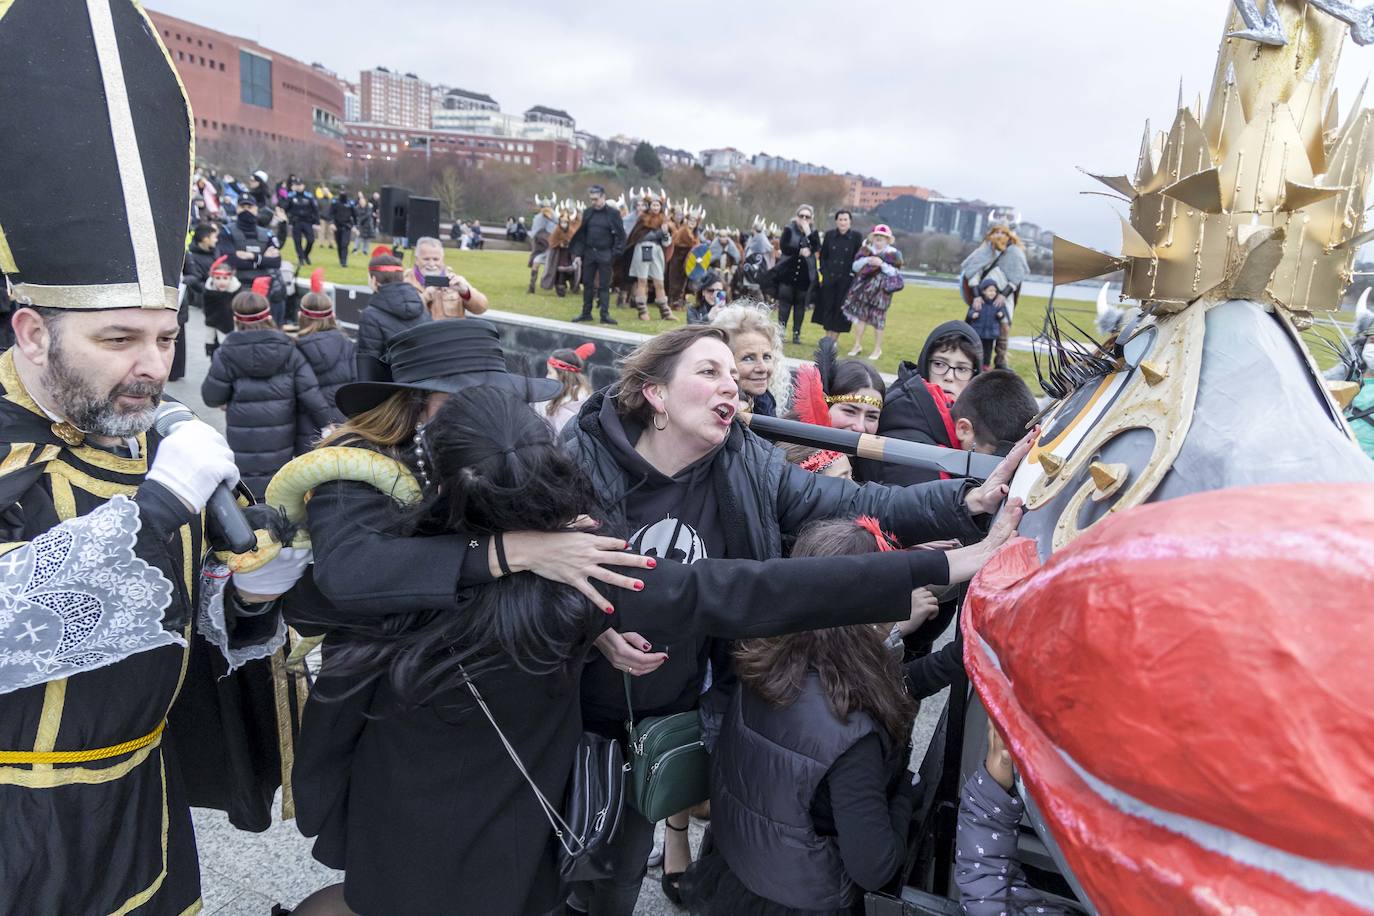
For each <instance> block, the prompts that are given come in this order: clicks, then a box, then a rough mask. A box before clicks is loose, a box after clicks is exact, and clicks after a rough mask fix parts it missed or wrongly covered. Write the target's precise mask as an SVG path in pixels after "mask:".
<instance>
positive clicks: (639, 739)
mask: <svg viewBox="0 0 1374 916" xmlns="http://www.w3.org/2000/svg"><path fill="white" fill-rule="evenodd" d="M625 708H626V709H627V710H628V711H629V721H628V722H627V723H626V733H627V734H628V735H629V755H630V760H629V764H628V769H629V776H630V778H629V782H628V785H627V786H626V797H627V799H628V800H629V802H630V804H631V806H633V807H634V809H635V810H636V811H638V812H639V813H640V814H642V815H644V817H645V819H646V820H648V821H649V822H650V823H657V822H658V821H661V820H663V819H664V818H667V817H668V816H669V815H673V814H677V813H678V812H679V811H685V810H687V809H688V808H690V807H692V806H693V805H696V804H700V803H701V802H703V801H705V800H706V799H707V798H709V797H710V795H711V774H710V766H709V764H710V758H709V756H708V755H707V753H706V746H705V745H704V744H702V742H701V719H700V718H699V717H698V716H697V713H696V710H692V711H691V712H679V713H674V714H673V715H670V716H653V717H651V718H648V719H641V720H640V721H639V722H635V717H634V706H633V704H632V703H631V702H630V676H629V675H628V674H626V675H625Z"/></svg>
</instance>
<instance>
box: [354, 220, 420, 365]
mask: <svg viewBox="0 0 1374 916" xmlns="http://www.w3.org/2000/svg"><path fill="white" fill-rule="evenodd" d="M404 278H405V265H404V264H402V263H401V259H400V258H397V257H393V256H392V255H391V254H390V253H389V250H388V249H387V248H386V247H385V246H382V245H379V246H378V247H377V248H374V249H372V259H371V260H370V261H368V263H367V282H368V285H369V286H371V287H372V299H371V301H369V302H368V304H367V308H365V309H363V313H362V315H360V316H359V318H358V353H357V361H358V367H357V368H358V371H357V379H358V381H360V382H389V381H391V369H390V367H389V365H388V363H387V355H386V352H387V349H388V348H389V347H390V346H391V339H392V338H393V337H395V336H396V335H397V334H399V333H401V332H402V331H404V330H406V329H407V328H413V327H415V325H417V324H424V323H425V322H426V321H433V320H434V319H433V318H432V317H431V316H430V314H429V310H428V309H426V308H425V300H424V299H423V298H422V297H421V296H420V292H419V290H417V289H416V288H415V287H413V286H411V285H410V284H409V283H406V282H404Z"/></svg>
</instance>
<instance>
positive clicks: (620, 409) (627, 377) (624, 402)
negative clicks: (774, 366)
mask: <svg viewBox="0 0 1374 916" xmlns="http://www.w3.org/2000/svg"><path fill="white" fill-rule="evenodd" d="M703 338H711V339H713V340H719V341H720V342H721V343H723V344H725V345H726V346H727V347H728V346H730V338H729V336H728V335H727V334H726V333H725V331H723V330H721V329H720V328H717V327H713V326H711V325H709V324H694V325H690V326H688V327H685V328H673V329H672V330H671V331H664V332H663V333H662V334H656V335H655V336H653V337H650V338H649V339H648V340H646V341H644V343H642V344H640V345H639V346H637V347H635V348H634V350H633V351H631V353H630V355H629V356H627V357H625V358H624V359H623V360H621V361H620V380H619V381H618V382H616V383H615V386H614V387H612V388H611V397H612V398H613V399H614V400H615V412H616V413H618V414H620V415H621V416H622V417H633V418H635V419H637V420H642V421H644V422H648V421H649V419H650V414H651V413H653V410H652V408H650V407H649V402H648V401H647V400H645V398H644V386H645V385H662V384H666V383H667V381H668V379H670V378H672V376H673V371H674V370H675V369H677V364H678V360H680V359H681V358H682V354H683V353H684V352H686V351H687V349H688V348H689V347H691V346H692V344H694V343H696V342H697V341H698V340H702V339H703Z"/></svg>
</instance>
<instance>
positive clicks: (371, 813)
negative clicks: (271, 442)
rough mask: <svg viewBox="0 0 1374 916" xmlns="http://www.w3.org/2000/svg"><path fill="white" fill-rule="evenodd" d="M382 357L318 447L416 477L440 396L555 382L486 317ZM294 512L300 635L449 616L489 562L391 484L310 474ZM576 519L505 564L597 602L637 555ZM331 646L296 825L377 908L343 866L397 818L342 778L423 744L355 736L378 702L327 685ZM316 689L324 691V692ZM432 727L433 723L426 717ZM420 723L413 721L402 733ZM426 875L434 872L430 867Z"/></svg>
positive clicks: (346, 399)
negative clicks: (516, 364) (300, 521)
mask: <svg viewBox="0 0 1374 916" xmlns="http://www.w3.org/2000/svg"><path fill="white" fill-rule="evenodd" d="M389 360H390V363H391V371H392V381H390V382H354V383H350V384H347V385H344V386H343V387H341V388H340V389H339V390H338V392H337V394H336V403H337V405H338V407H339V409H340V411H342V413H343V414H344V415H345V416H346V417H347V418H348V420H347V422H346V423H345V424H343V425H342V426H340V427H338V428H337V429H335V430H334V431H333V432H332V433H330V434H329V435H328V436H327V437H326V438H325V440H324V441H323V442H322V443H321V445H322V446H342V447H346V448H356V449H363V450H367V451H370V452H375V453H378V454H380V455H382V456H385V457H386V458H390V459H393V460H395V461H397V462H399V463H400V464H401V465H403V466H404V471H405V472H406V473H408V474H411V475H414V476H415V477H416V478H418V479H419V480H421V481H422V482H423V478H424V474H425V472H424V470H423V468H422V467H421V466H420V465H419V464H418V463H417V462H416V460H415V453H414V450H415V445H416V442H417V436H418V434H419V432H420V431H421V430H422V429H423V428H424V424H425V423H426V422H428V421H429V420H430V419H431V418H433V416H434V415H435V413H436V412H437V411H438V410H439V409H440V408H441V407H442V406H443V403H444V401H445V400H447V399H448V398H449V397H451V396H452V395H453V394H454V393H456V392H459V391H462V390H464V389H468V388H474V387H478V386H484V387H495V388H499V389H503V390H505V391H508V392H512V393H514V394H516V395H518V396H519V397H520V398H521V399H523V400H526V401H529V402H535V401H541V400H546V399H548V398H549V397H550V396H551V395H552V394H553V393H555V392H554V391H553V390H552V389H556V388H557V383H555V382H552V381H549V380H548V379H537V378H525V377H522V376H518V375H513V374H511V373H509V372H508V371H507V369H506V361H505V356H504V355H503V353H502V350H501V344H500V339H499V336H498V334H497V332H496V328H495V327H494V326H493V325H492V324H490V323H489V322H485V321H481V320H478V319H470V320H467V321H447V322H435V323H431V324H425V325H421V326H418V327H415V328H412V329H410V330H408V331H405V332H403V333H401V334H399V335H397V336H396V337H395V339H394V340H393V341H392V343H391V346H390V349H389ZM531 415H533V412H532V411H531ZM308 512H309V530H310V535H311V542H312V546H313V549H314V567H313V574H312V575H311V576H308V577H307V579H306V581H304V582H303V583H301V584H300V585H298V587H297V588H296V589H294V590H293V592H292V593H291V596H290V600H289V602H288V603H289V604H290V605H291V611H290V615H291V616H292V618H293V622H294V623H295V624H296V625H298V626H299V627H300V628H301V629H302V630H304V631H306V632H313V633H320V632H324V633H331V632H332V631H334V630H335V629H336V628H337V629H340V630H344V629H349V628H352V627H356V626H357V624H358V622H359V621H360V620H366V621H369V622H372V623H376V624H377V625H378V626H379V627H382V628H385V626H386V621H387V620H388V619H391V618H393V617H395V615H404V614H410V613H415V612H435V613H445V612H452V613H455V614H456V613H461V612H462V611H461V609H462V608H463V607H464V606H465V605H466V603H467V600H468V599H467V591H468V590H469V589H471V588H472V587H475V586H478V585H481V584H483V583H488V582H492V581H494V579H495V578H496V575H497V573H496V572H494V571H496V570H499V566H498V565H497V563H496V558H495V548H494V545H493V544H492V538H491V537H490V535H489V534H487V533H479V532H466V531H462V530H457V529H453V530H436V529H435V526H428V527H419V528H417V527H416V526H414V525H412V524H408V519H407V510H406V509H405V508H403V507H401V506H399V505H398V503H397V501H396V500H395V499H394V498H393V497H392V496H391V495H389V494H388V493H386V492H383V491H382V490H379V489H377V488H376V487H374V486H372V485H370V484H367V483H360V482H355V481H350V480H337V481H331V482H329V483H325V484H322V485H320V486H318V487H316V488H315V489H314V491H313V494H312V496H311V498H310V502H309V505H308ZM586 527H587V526H586V523H585V521H583V522H578V523H576V524H575V525H574V530H569V531H564V532H554V531H549V530H543V531H522V532H511V533H507V534H505V535H504V538H503V546H504V549H505V561H506V563H507V564H509V566H510V568H511V569H512V570H513V571H530V572H534V573H535V574H536V575H538V576H540V577H542V578H544V579H547V580H551V581H553V582H558V583H563V584H565V585H568V586H571V587H572V588H575V589H576V590H578V591H580V592H581V593H582V594H584V595H586V596H587V597H588V598H591V599H593V601H594V602H595V604H596V605H597V606H600V605H604V604H606V601H605V599H604V598H602V597H601V596H600V595H599V594H598V593H597V592H596V590H595V587H594V586H593V585H592V582H594V581H598V580H599V582H600V583H606V584H614V585H622V586H628V587H633V585H634V580H632V579H630V578H628V577H627V576H624V575H621V574H620V573H622V572H629V571H630V570H627V569H626V568H625V567H634V566H642V565H643V561H642V559H641V558H638V557H633V556H629V555H626V554H624V553H622V552H621V551H622V550H623V548H624V546H625V542H624V541H623V540H621V539H619V538H605V537H598V536H596V535H595V534H592V533H589V532H588V531H586V530H577V529H578V528H583V529H585V528H586ZM555 546H556V549H555ZM612 559H614V560H615V562H616V563H617V564H619V566H620V567H621V569H620V571H619V572H617V571H614V570H610V569H608V568H606V567H605V566H604V565H603V564H605V563H607V562H609V561H610V560H612ZM334 644H335V640H334V639H331V638H327V639H326V641H325V645H324V652H325V667H324V671H323V673H322V676H321V678H320V680H319V682H318V684H317V689H316V690H315V691H314V692H313V693H312V694H311V695H310V699H309V701H308V702H307V705H306V710H305V714H304V716H303V718H302V727H301V733H300V737H299V740H298V742H297V748H296V763H295V768H294V771H293V783H294V792H295V801H296V806H297V812H298V814H297V824H298V825H299V826H300V829H301V831H302V832H303V833H305V834H306V835H307V836H317V837H318V839H317V840H316V843H315V850H314V851H315V856H316V858H318V859H319V860H320V861H321V862H323V863H325V864H327V865H329V866H331V867H334V868H344V867H345V866H347V867H348V872H349V875H350V880H349V898H350V900H354V901H355V902H356V905H357V906H359V907H362V908H363V909H362V911H363V912H369V913H370V912H378V910H375V909H368V908H367V907H368V905H369V904H370V902H371V901H374V900H376V899H378V895H379V894H381V895H384V896H385V895H390V894H392V893H393V892H394V891H395V888H392V887H387V886H381V887H378V886H373V885H372V884H371V883H370V882H369V881H368V877H369V870H366V869H364V870H358V869H355V867H354V866H355V864H356V861H357V860H356V859H355V855H356V854H357V853H358V851H359V850H360V849H367V848H369V847H370V846H371V843H370V842H369V841H368V840H367V839H365V838H364V837H366V836H368V835H371V837H372V838H373V839H374V840H376V839H380V840H381V842H382V843H383V844H385V843H386V842H388V839H387V838H389V837H390V836H391V835H392V833H393V831H395V832H399V833H405V832H407V830H408V828H407V827H406V825H405V824H404V821H403V819H397V818H396V817H394V816H393V814H391V813H389V812H386V811H379V810H369V808H368V805H367V804H366V801H365V800H364V799H365V798H366V795H367V789H366V787H364V786H360V785H359V784H358V782H357V781H356V780H354V779H353V778H352V777H353V776H354V774H355V773H356V774H362V775H363V776H364V777H365V778H366V779H372V780H377V779H380V780H383V781H386V780H388V779H391V778H392V777H393V776H394V777H395V778H397V779H401V778H402V776H403V775H405V774H414V773H416V772H418V771H417V769H416V767H417V766H423V765H424V763H423V757H424V751H425V749H424V748H422V747H414V746H410V744H411V743H410V742H406V741H400V742H386V741H383V742H378V741H373V740H365V738H366V737H367V735H366V732H367V726H368V724H369V717H370V716H373V715H376V714H377V712H378V710H379V708H380V707H381V706H382V705H385V698H384V697H383V696H380V695H379V692H378V690H377V689H376V685H375V684H371V685H368V686H366V687H365V688H364V689H361V690H357V691H355V692H352V693H349V691H350V689H351V688H352V687H353V686H354V684H353V683H352V682H351V681H350V682H344V683H341V682H340V681H339V680H338V679H336V678H333V677H332V676H331V673H330V664H329V659H330V655H331V652H332V651H333V647H334ZM345 694H347V696H345ZM326 697H332V698H333V699H334V700H335V701H334V702H327V701H326ZM432 724H434V725H435V726H438V725H439V723H438V721H437V720H433V723H432ZM374 731H375V730H374ZM425 732H426V728H424V727H420V728H418V729H417V731H416V734H417V735H423V734H425ZM441 732H442V729H440V730H439V731H438V732H436V734H440V733H441ZM430 750H433V749H432V748H431V749H430ZM453 750H454V751H455V752H456V749H453ZM393 754H395V755H398V756H395V757H393V756H391V755H393ZM360 801H361V802H362V803H361V804H360V803H359V802H360ZM449 814H450V815H452V816H455V817H456V816H461V815H462V814H463V812H450V813H449ZM355 878H356V880H355ZM436 880H440V882H441V883H442V879H440V878H438V877H437V876H436ZM355 883H356V884H358V885H359V886H358V887H356V888H355V887H354V885H355ZM341 891H342V886H338V887H336V888H331V889H328V890H326V891H325V892H321V894H319V895H316V897H315V898H311V902H310V904H309V905H310V906H311V907H314V908H315V909H314V911H315V912H336V913H346V912H348V909H347V908H346V907H344V906H343V902H342V893H341ZM458 908H459V909H461V906H460V907H458ZM302 911H303V912H310V911H311V910H309V909H304V908H303V909H302ZM382 911H388V912H396V911H397V910H393V909H391V908H390V907H387V908H384V909H383V910H382ZM409 911H411V912H420V911H422V910H409Z"/></svg>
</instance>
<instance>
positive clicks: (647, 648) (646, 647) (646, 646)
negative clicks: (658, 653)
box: [644, 642, 653, 652]
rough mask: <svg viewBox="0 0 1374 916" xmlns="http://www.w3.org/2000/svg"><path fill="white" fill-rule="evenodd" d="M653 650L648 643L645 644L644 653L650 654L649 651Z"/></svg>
mask: <svg viewBox="0 0 1374 916" xmlns="http://www.w3.org/2000/svg"><path fill="white" fill-rule="evenodd" d="M652 648H653V646H651V645H649V644H648V643H647V642H646V643H645V644H644V651H645V652H648V651H649V650H650V649H652Z"/></svg>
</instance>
